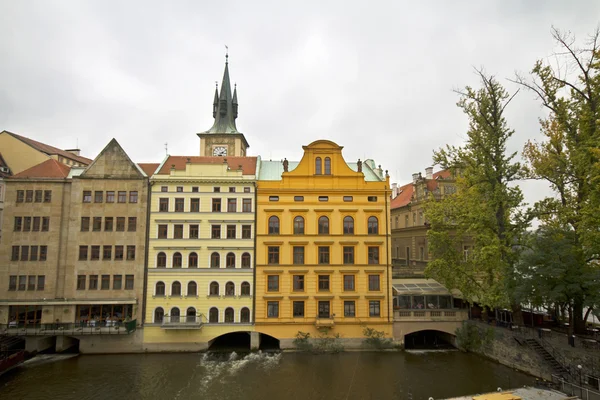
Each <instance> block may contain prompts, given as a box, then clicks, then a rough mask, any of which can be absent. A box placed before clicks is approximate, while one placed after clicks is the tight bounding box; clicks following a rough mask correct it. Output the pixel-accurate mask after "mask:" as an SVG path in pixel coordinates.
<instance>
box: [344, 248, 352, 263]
mask: <svg viewBox="0 0 600 400" xmlns="http://www.w3.org/2000/svg"><path fill="white" fill-rule="evenodd" d="M344 264H354V247H353V246H344Z"/></svg>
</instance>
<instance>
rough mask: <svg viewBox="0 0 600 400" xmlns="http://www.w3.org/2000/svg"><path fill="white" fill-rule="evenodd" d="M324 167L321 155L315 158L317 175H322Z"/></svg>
mask: <svg viewBox="0 0 600 400" xmlns="http://www.w3.org/2000/svg"><path fill="white" fill-rule="evenodd" d="M322 168H323V167H322V163H321V157H317V158H316V159H315V175H321V174H322V173H323V169H322Z"/></svg>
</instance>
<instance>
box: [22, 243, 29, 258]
mask: <svg viewBox="0 0 600 400" xmlns="http://www.w3.org/2000/svg"><path fill="white" fill-rule="evenodd" d="M27 260H29V246H21V261H27Z"/></svg>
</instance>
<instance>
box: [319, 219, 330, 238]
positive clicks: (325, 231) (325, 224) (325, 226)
mask: <svg viewBox="0 0 600 400" xmlns="http://www.w3.org/2000/svg"><path fill="white" fill-rule="evenodd" d="M319 235H329V218H327V217H326V216H322V217H319Z"/></svg>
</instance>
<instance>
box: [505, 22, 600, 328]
mask: <svg viewBox="0 0 600 400" xmlns="http://www.w3.org/2000/svg"><path fill="white" fill-rule="evenodd" d="M553 37H554V39H555V40H556V42H557V45H558V46H559V47H560V51H559V52H558V53H557V54H556V55H555V56H556V57H554V58H552V65H551V64H550V63H548V62H545V61H543V60H540V61H538V62H536V64H535V67H534V68H533V70H532V73H531V77H530V78H524V77H522V76H517V78H516V80H515V81H516V82H517V83H519V84H521V85H523V86H525V87H527V88H528V89H530V90H531V91H533V92H534V93H535V94H536V95H537V96H538V98H539V99H540V101H541V103H542V104H543V106H544V107H545V108H546V109H547V110H548V111H549V115H548V117H547V118H545V119H543V120H541V132H542V134H543V136H544V140H543V141H541V142H534V141H529V142H528V143H527V144H526V145H525V148H524V155H525V158H526V160H527V163H528V164H527V167H528V172H529V177H530V178H533V179H542V180H546V181H547V182H549V183H550V186H551V188H552V189H553V190H554V192H555V196H552V197H549V198H546V199H544V200H542V201H540V202H538V203H536V204H535V206H534V208H533V216H534V217H536V218H538V219H539V220H540V222H541V224H542V225H548V226H552V227H564V228H563V229H565V230H569V231H570V232H572V238H571V239H572V241H573V246H574V247H576V248H578V249H579V250H578V252H581V254H582V257H581V258H580V264H579V269H580V270H581V271H584V270H585V269H586V268H588V267H590V266H591V267H595V268H598V267H599V264H598V261H599V260H600V229H598V227H599V226H600V73H599V71H600V31H599V30H596V32H595V33H594V34H593V35H592V36H591V37H590V39H589V41H588V42H587V43H586V44H585V45H584V47H578V46H577V45H576V44H575V38H574V36H573V35H571V34H570V33H564V32H560V31H558V30H556V29H553ZM570 235H571V234H570ZM586 305H587V304H585V297H581V296H579V297H576V298H574V303H573V306H572V308H573V310H572V313H573V322H574V323H573V324H571V325H570V326H571V327H573V326H574V328H575V331H576V332H583V331H584V329H585V320H584V317H583V310H584V307H585V306H586Z"/></svg>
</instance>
